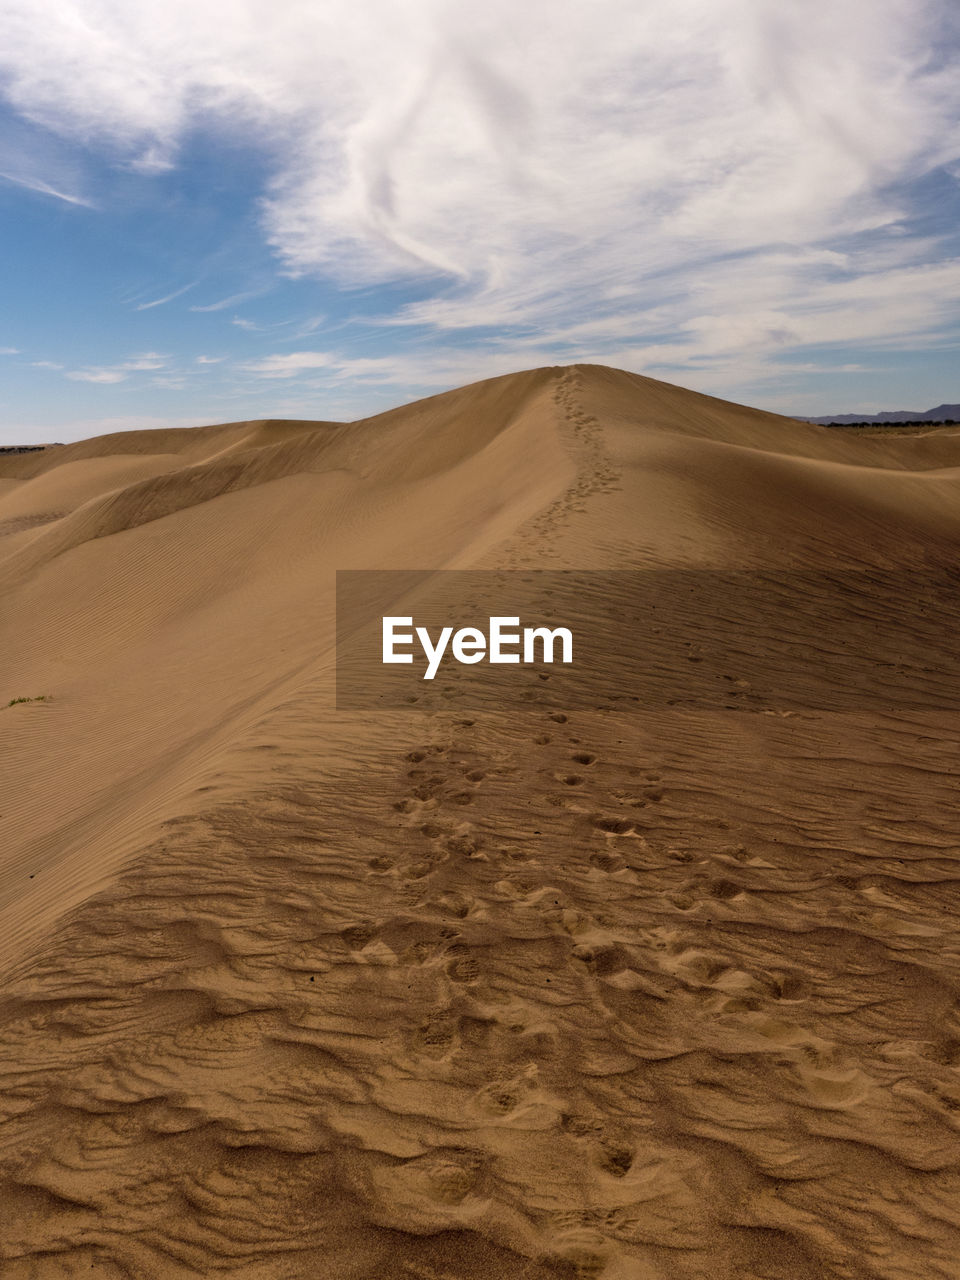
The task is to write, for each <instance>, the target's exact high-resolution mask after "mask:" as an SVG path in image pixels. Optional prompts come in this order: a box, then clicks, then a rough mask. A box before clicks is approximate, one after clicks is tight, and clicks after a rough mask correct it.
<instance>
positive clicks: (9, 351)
mask: <svg viewBox="0 0 960 1280" xmlns="http://www.w3.org/2000/svg"><path fill="white" fill-rule="evenodd" d="M18 355H20V348H19V347H0V356H18Z"/></svg>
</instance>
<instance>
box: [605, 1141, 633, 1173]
mask: <svg viewBox="0 0 960 1280" xmlns="http://www.w3.org/2000/svg"><path fill="white" fill-rule="evenodd" d="M633 1161H634V1152H633V1150H632V1149H631V1148H630V1147H628V1146H627V1145H626V1144H625V1143H623V1142H615V1141H614V1142H605V1143H604V1144H603V1146H602V1147H601V1148H600V1151H599V1152H598V1154H597V1164H598V1165H599V1166H600V1168H601V1169H603V1170H604V1172H605V1173H609V1174H610V1175H611V1176H612V1177H614V1178H624V1177H626V1175H627V1174H628V1173H629V1172H630V1169H631V1168H632V1166H633Z"/></svg>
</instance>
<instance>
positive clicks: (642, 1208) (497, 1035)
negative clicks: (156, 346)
mask: <svg viewBox="0 0 960 1280" xmlns="http://www.w3.org/2000/svg"><path fill="white" fill-rule="evenodd" d="M958 498H960V436H958V435H955V434H949V433H938V432H936V431H931V432H930V433H929V434H927V435H914V436H909V437H906V436H904V437H892V438H889V439H888V438H885V437H881V436H870V437H869V438H867V439H863V438H860V439H856V438H851V437H850V436H848V435H847V434H845V433H843V432H837V431H831V430H828V429H826V428H823V427H817V426H815V425H810V424H806V423H800V422H797V421H795V420H792V419H787V418H780V417H777V416H775V415H771V414H766V413H762V412H760V411H758V410H753V409H749V408H745V407H743V406H738V405H732V404H729V403H726V402H724V401H720V400H716V399H713V398H711V397H707V396H700V395H696V394H694V393H692V392H689V391H685V390H683V389H681V388H678V387H673V386H670V385H669V384H666V383H661V382H656V381H654V380H652V379H648V378H643V377H640V376H639V375H633V374H627V373H623V372H620V371H617V370H613V369H607V368H604V367H600V366H589V365H578V366H571V367H568V368H550V369H539V370H534V371H530V372H526V373H520V374H515V375H510V376H508V377H504V378H496V379H492V380H489V381H486V382H481V383H478V384H476V385H474V386H471V387H466V388H462V389H460V390H458V391H453V392H449V393H446V394H444V395H440V396H434V397H431V398H429V399H426V400H422V401H418V402H416V403H414V404H412V405H408V406H404V407H401V408H398V409H395V410H392V411H390V412H389V413H385V414H381V415H378V416H377V417H373V418H370V419H366V420H364V421H362V422H358V423H349V424H345V423H311V422H280V421H257V422H242V423H232V424H226V425H221V426H213V427H202V428H197V429H193V430H177V431H143V432H131V433H123V434H120V435H115V436H105V437H101V438H99V439H95V440H91V441H84V442H81V443H79V444H76V445H68V446H61V447H57V448H54V449H49V450H46V451H44V452H43V453H31V454H22V455H13V456H3V457H0V652H2V653H3V655H4V663H3V678H2V687H0V729H2V732H0V754H2V759H0V778H2V780H3V781H2V794H0V823H2V831H3V853H2V858H3V875H2V882H0V883H2V892H0V938H2V939H3V941H2V944H0V961H2V966H3V972H4V975H5V976H4V979H3V986H2V989H0V1027H2V1035H0V1069H2V1072H3V1076H4V1083H5V1088H4V1091H3V1099H2V1101H0V1220H2V1221H3V1223H4V1226H3V1228H2V1231H0V1259H2V1268H0V1272H2V1275H3V1276H4V1278H5V1280H6V1277H8V1276H9V1277H10V1280H52V1278H54V1277H61V1276H62V1277H74V1276H91V1277H96V1278H97V1280H101V1278H102V1280H121V1278H123V1280H126V1278H127V1277H130V1278H136V1280H139V1278H140V1277H148V1278H150V1280H153V1278H154V1277H155V1278H156V1280H181V1278H182V1280H187V1278H188V1277H195V1276H206V1275H212V1274H222V1275H226V1276H230V1277H237V1278H238V1280H294V1278H295V1277H296V1278H299V1277H305V1276H315V1275H316V1276H319V1275H323V1276H324V1277H330V1278H331V1280H367V1278H368V1277H370V1278H371V1280H372V1277H377V1278H378V1280H379V1278H383V1280H408V1278H409V1277H415V1278H422V1280H451V1278H452V1277H455V1278H456V1280H488V1278H489V1277H494V1276H496V1277H505V1278H508V1280H535V1278H536V1280H540V1278H543V1280H547V1278H548V1277H582V1278H586V1277H602V1280H695V1278H699V1277H706V1276H711V1277H718V1278H720V1277H722V1278H723V1280H727V1278H728V1277H729V1280H733V1278H734V1277H738V1278H739V1277H745V1278H747V1280H819V1278H820V1277H836V1278H837V1280H860V1278H861V1277H862V1278H863V1280H867V1278H869V1280H909V1278H911V1277H916V1278H917V1280H920V1278H921V1277H922V1278H923V1280H927V1278H929V1277H944V1280H953V1277H955V1275H956V1257H957V1256H958V1252H960V1231H958V1218H960V1210H958V1209H957V1208H956V1207H955V1197H954V1196H953V1195H952V1191H953V1189H954V1182H955V1181H956V1177H957V1175H956V1168H957V1164H958V1160H960V1137H958V1122H957V1113H958V1109H960V1083H958V1080H960V1078H958V1076H957V1066H958V1064H960V1003H958V995H960V946H958V943H957V941H956V927H955V925H956V922H955V914H954V911H953V908H954V900H955V896H956V895H955V885H956V883H957V881H958V880H960V840H958V834H957V830H956V820H955V808H954V799H953V797H954V794H955V790H956V766H955V760H956V758H957V756H956V751H957V745H958V743H957V736H958V727H957V722H956V717H955V716H953V715H951V714H949V713H947V712H938V711H926V712H913V713H910V714H907V713H903V712H897V711H896V710H895V709H891V710H890V711H889V712H888V713H885V714H881V713H878V712H877V711H875V710H874V711H868V710H866V709H865V710H863V711H851V712H849V713H844V714H842V715H841V714H824V713H817V712H814V711H801V712H793V713H790V714H775V713H773V712H771V711H770V710H769V709H764V710H762V711H761V710H756V711H755V712H753V713H751V712H750V711H749V710H746V711H730V712H716V713H705V712H690V711H674V710H669V709H659V710H656V711H650V712H647V713H645V714H638V713H636V712H632V713H622V712H618V711H610V710H600V709H597V710H577V711H574V710H570V711H569V712H568V713H564V712H560V711H556V710H553V711H535V710H527V711H523V710H520V709H518V708H517V707H511V706H503V705H492V706H490V707H488V708H484V709H481V710H479V711H470V712H469V713H461V712H457V711H452V710H451V711H436V712H429V713H426V712H417V711H389V712H383V713H377V714H370V713H362V712H358V713H348V712H344V711H340V712H338V711H337V710H336V709H335V704H334V701H333V677H334V669H333V663H334V643H335V634H334V633H335V627H334V617H333V598H334V596H333V593H334V576H335V572H336V570H338V569H362V568H377V569H384V568H396V569H426V570H440V569H467V568H469V569H488V570H496V571H501V572H504V573H506V572H509V571H523V570H529V569H534V568H555V569H565V568H575V569H581V570H583V569H597V570H609V569H644V568H660V569H662V568H668V567H673V568H682V569H698V570H712V569H718V570H730V569H740V568H745V569H758V570H764V571H766V570H770V571H777V570H785V569H786V570H789V569H796V568H806V569H814V570H821V569H823V570H832V569H854V570H862V571H864V572H873V571H881V570H883V571H887V570H893V571H903V572H908V571H912V570H913V569H914V568H917V567H923V566H934V567H938V566H947V567H950V566H952V565H953V564H955V561H956V553H957V547H958V544H960V501H958ZM828 580H829V579H828V576H827V575H825V577H824V581H825V582H827V581H828ZM813 616H814V617H815V614H814V615H813ZM947 621H949V622H950V623H951V624H952V622H953V619H952V618H951V619H949V620H947ZM878 625H879V626H881V627H882V623H880V624H878ZM824 639H825V643H826V640H828V637H825V638H824ZM770 640H771V643H775V642H778V641H780V640H782V636H777V635H771V637H770ZM704 641H705V643H706V644H708V643H709V635H705V637H704ZM881 647H882V642H881ZM887 656H888V657H889V659H890V661H891V663H894V662H895V661H896V660H897V655H896V654H895V653H893V652H891V653H890V654H889V655H887ZM937 678H938V676H937V672H936V671H931V672H930V673H929V682H930V688H931V689H932V690H934V691H935V689H936V683H935V682H936V680H937ZM20 699H43V700H42V701H19V700H20ZM8 703H11V704H13V705H9V706H8V705H7V704H8Z"/></svg>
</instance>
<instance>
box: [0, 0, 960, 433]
mask: <svg viewBox="0 0 960 1280" xmlns="http://www.w3.org/2000/svg"><path fill="white" fill-rule="evenodd" d="M958 50H960V7H958V6H957V5H956V3H955V0H842V2H841V0H668V2H661V0H549V2H547V0H525V3H524V4H522V5H518V4H516V3H515V0H509V2H507V0H484V3H482V4H477V3H476V2H475V0H470V2H469V3H467V0H0V244H2V276H0V290H2V292H0V299H2V306H0V443H3V444H25V443H32V442H40V441H50V440H62V441H68V440H74V439H80V438H83V437H85V436H89V435H96V434H100V433H102V432H105V431H114V430H126V429H130V428H135V427H144V426H145V427H151V426H157V427H160V426H168V425H177V426H180V425H184V426H189V425H199V424H201V423H207V422H226V421H236V420H242V419H249V418H261V417H286V418H298V417H304V418H317V419H327V420H329V419H335V420H342V419H355V418H358V417H363V416H367V415H369V414H372V413H376V412H379V411H380V410H382V409H386V408H389V407H391V406H393V405H396V404H400V403H404V402H406V401H409V400H413V399H416V398H418V397H420V396H425V395H432V394H434V393H436V392H438V391H443V390H446V389H448V388H451V387H454V386H460V385H462V384H464V383H467V382H472V381H476V380H478V379H480V378H485V377H492V376H495V375H497V374H501V373H507V372H512V371H515V370H517V369H525V368H534V367H537V366H540V365H553V364H570V363H574V362H581V361H589V362H595V363H600V364H607V365H613V366H616V367H619V368H624V369H630V370H633V371H635V372H638V373H644V374H648V375H649V376H651V377H655V378H660V379H663V380H665V381H668V382H674V383H678V384H680V385H683V386H687V387H691V388H693V389H695V390H698V391H703V392H707V393H709V394H711V395H718V396H722V397H724V398H726V399H732V400H738V401H741V402H744V403H748V404H754V405H758V406H760V407H762V408H767V409H772V410H776V411H778V412H783V413H796V414H801V415H803V414H805V415H810V416H812V415H815V414H823V413H833V412H836V413H843V412H864V413H870V412H875V411H877V410H880V409H917V410H919V409H926V408H930V407H932V406H934V405H936V404H938V403H941V402H944V401H946V402H951V401H952V402H956V401H958V400H960V362H958V359H957V348H958V335H960V74H958V65H957V64H958Z"/></svg>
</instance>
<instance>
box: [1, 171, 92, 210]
mask: <svg viewBox="0 0 960 1280" xmlns="http://www.w3.org/2000/svg"><path fill="white" fill-rule="evenodd" d="M0 178H2V179H3V181H4V182H12V183H13V184H14V186H17V187H26V189H27V190H28V191H36V192H37V194H38V195H42V196H52V197H53V198H54V199H55V200H63V201H64V203H65V204H77V205H83V206H84V207H85V208H87V209H92V208H94V204H93V201H92V200H87V199H85V198H84V197H83V196H77V195H72V194H71V193H70V192H69V191H61V190H59V189H58V188H57V187H54V186H51V184H50V183H49V182H44V181H43V179H42V178H36V177H28V176H27V175H26V174H22V173H6V172H0Z"/></svg>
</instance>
